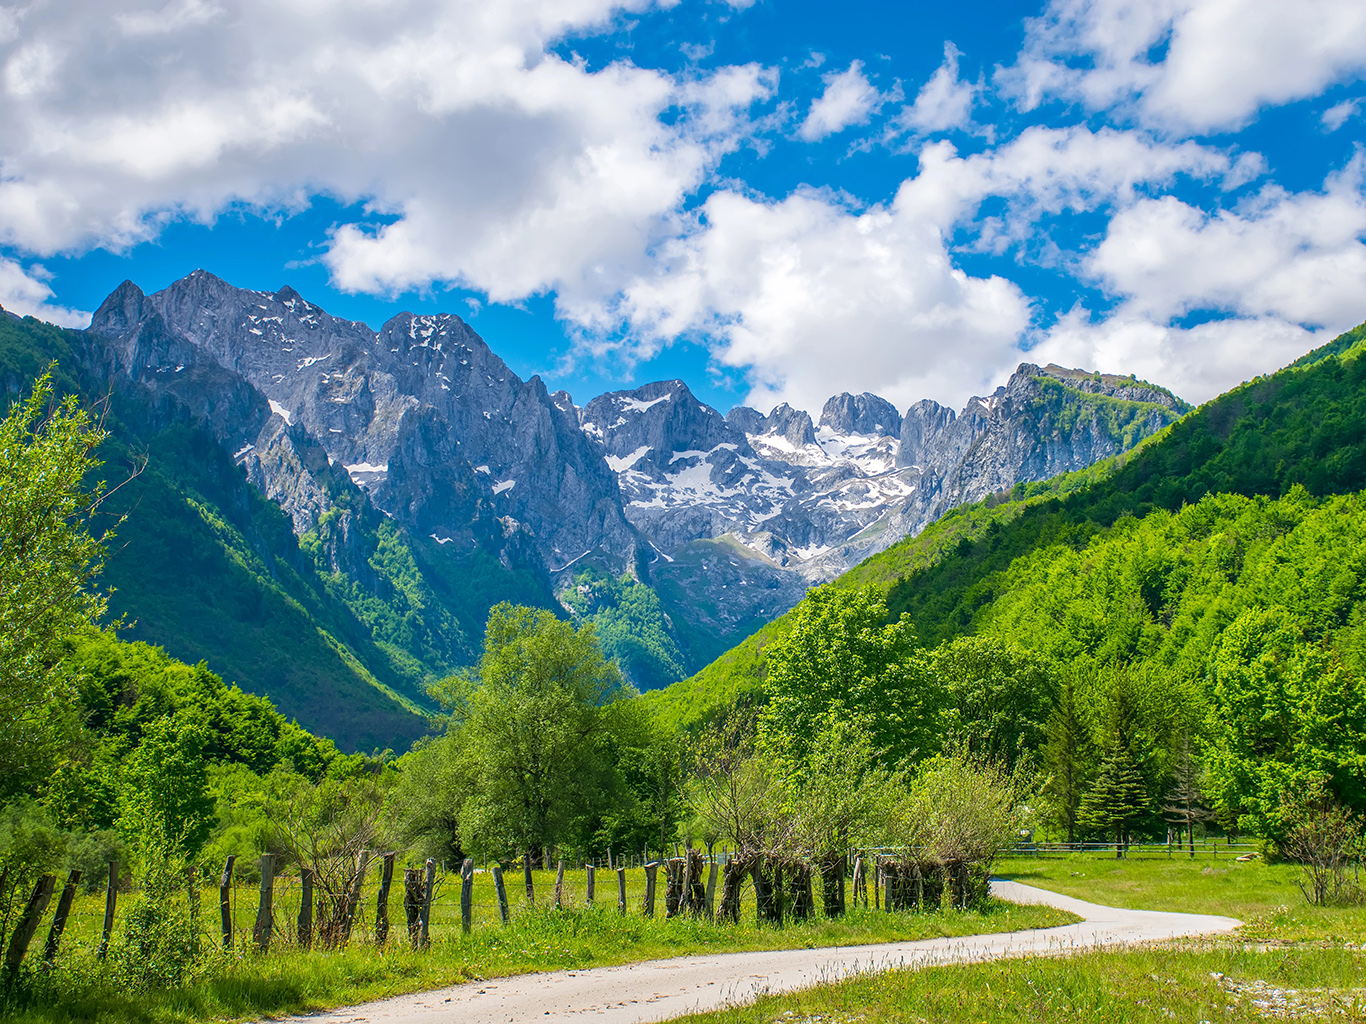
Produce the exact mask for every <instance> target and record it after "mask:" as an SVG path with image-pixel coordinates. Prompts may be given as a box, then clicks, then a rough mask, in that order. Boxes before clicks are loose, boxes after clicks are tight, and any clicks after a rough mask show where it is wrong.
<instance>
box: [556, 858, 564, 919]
mask: <svg viewBox="0 0 1366 1024" xmlns="http://www.w3.org/2000/svg"><path fill="white" fill-rule="evenodd" d="M563 906H564V861H560V866H559V867H558V868H557V869H556V870H555V909H556V910H559V909H561V908H562V907H563Z"/></svg>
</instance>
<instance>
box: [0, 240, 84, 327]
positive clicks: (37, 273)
mask: <svg viewBox="0 0 1366 1024" xmlns="http://www.w3.org/2000/svg"><path fill="white" fill-rule="evenodd" d="M47 281H48V274H47V272H46V271H45V270H44V269H43V268H42V267H41V266H37V265H34V266H31V267H29V268H28V269H27V270H25V269H24V267H23V266H22V265H21V264H20V263H19V262H18V261H17V260H12V259H7V258H5V257H3V256H0V306H4V307H5V309H7V310H9V312H11V313H14V314H15V315H16V316H36V317H37V318H38V319H39V320H46V321H47V322H48V323H53V324H57V325H59V326H61V327H89V326H90V314H89V313H87V312H86V311H84V310H80V309H68V308H67V307H65V306H59V305H57V304H55V303H54V302H53V301H52V298H53V296H52V288H51V287H50V286H49V285H48V283H47Z"/></svg>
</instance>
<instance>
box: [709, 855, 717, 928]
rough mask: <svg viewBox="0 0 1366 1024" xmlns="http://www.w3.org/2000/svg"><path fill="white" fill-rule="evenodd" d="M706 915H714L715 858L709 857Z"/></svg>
mask: <svg viewBox="0 0 1366 1024" xmlns="http://www.w3.org/2000/svg"><path fill="white" fill-rule="evenodd" d="M707 916H708V917H713V918H714V917H715V916H716V858H715V857H712V858H711V868H710V870H708V871H707Z"/></svg>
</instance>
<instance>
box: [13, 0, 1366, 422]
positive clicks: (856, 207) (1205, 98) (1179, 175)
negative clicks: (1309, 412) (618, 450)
mask: <svg viewBox="0 0 1366 1024" xmlns="http://www.w3.org/2000/svg"><path fill="white" fill-rule="evenodd" d="M0 65H3V75H2V76H0V85H2V86H3V88H4V90H5V93H6V96H5V103H4V104H0V303H3V304H4V305H5V306H6V308H9V309H13V310H16V311H19V312H24V313H33V314H34V315H38V316H43V317H46V318H49V319H53V320H55V321H58V322H63V323H69V324H73V325H81V324H83V323H84V322H88V315H89V312H90V311H91V310H93V309H94V308H95V306H97V305H98V303H99V302H100V300H101V299H102V298H103V297H104V295H106V294H107V293H108V292H109V291H111V290H112V289H113V288H114V287H115V286H116V285H117V284H118V283H119V282H120V281H121V280H123V279H124V278H131V279H132V280H134V281H136V282H137V283H139V284H140V285H141V286H142V287H144V288H145V289H147V290H149V291H151V290H155V289H157V288H160V287H164V286H165V285H166V284H168V283H169V282H171V281H173V280H175V279H176V278H178V277H180V276H183V275H184V274H187V273H189V272H190V271H191V270H193V269H195V268H196V267H203V268H205V269H207V270H210V271H212V272H214V273H216V274H218V275H219V276H221V277H224V278H226V279H228V280H230V281H232V282H233V283H235V284H239V285H242V286H244V287H251V288H262V289H271V290H273V289H275V288H278V287H280V286H281V285H284V284H289V285H292V286H293V287H295V288H296V289H298V290H299V291H300V292H302V293H303V294H304V295H306V296H307V297H308V298H310V299H311V300H312V301H314V302H317V303H319V304H320V305H322V306H323V307H324V308H326V309H328V310H329V311H330V312H333V313H335V314H338V315H342V316H347V317H350V318H354V319H361V320H365V321H367V322H369V323H371V324H372V325H375V326H378V325H379V324H380V323H382V322H383V321H384V320H385V319H387V318H388V317H389V316H391V315H393V314H394V313H396V312H398V311H400V310H405V309H406V310H413V311H418V312H432V311H439V310H441V311H451V312H456V313H459V314H461V315H462V316H464V317H466V319H468V320H469V321H470V322H471V324H473V325H474V327H475V328H476V329H477V330H478V331H479V332H480V333H481V334H482V335H483V336H484V338H485V339H486V340H487V341H488V342H489V344H490V345H491V346H492V347H493V348H494V350H495V351H497V352H498V353H499V354H500V355H502V356H503V357H504V358H505V359H506V360H507V361H508V362H509V363H510V364H511V366H512V367H513V369H514V370H516V371H517V372H518V373H519V374H521V375H522V376H530V375H531V374H532V373H540V374H541V375H542V376H543V377H544V378H545V379H546V380H547V383H548V384H549V385H550V386H551V387H552V388H556V387H563V388H566V389H567V390H569V391H570V392H571V393H572V394H573V395H574V397H575V399H576V400H578V401H579V402H585V401H587V400H588V399H589V398H591V397H592V396H594V395H596V394H598V393H600V392H601V391H604V390H609V389H615V388H622V387H631V386H634V385H636V384H640V383H643V382H645V381H648V380H654V379H660V378H668V377H682V378H683V379H685V380H687V381H688V383H689V384H690V386H692V387H693V389H694V390H695V391H696V392H697V393H698V394H699V395H700V396H701V397H702V398H704V399H705V400H707V401H710V402H712V403H713V404H715V405H717V406H718V407H720V408H722V409H727V408H729V407H730V406H732V405H734V404H738V403H739V402H741V401H746V400H747V401H748V402H749V403H750V404H754V405H757V406H758V407H760V408H761V409H763V410H764V411H767V409H768V408H770V407H771V406H772V405H774V404H776V403H777V402H778V401H784V400H785V401H791V402H793V404H796V405H799V406H802V407H806V408H810V409H812V410H813V411H816V410H818V408H819V406H820V404H821V402H822V401H823V400H824V398H825V397H827V396H828V395H830V394H833V393H835V392H837V391H842V390H848V391H863V390H869V391H874V392H877V393H879V394H882V395H885V396H886V397H888V398H890V399H892V400H893V401H894V402H896V403H897V404H898V405H900V406H902V407H903V408H904V407H905V406H906V405H908V404H909V403H910V402H912V401H915V400H917V399H919V398H922V397H931V398H935V399H937V400H939V401H942V402H945V403H949V404H955V405H957V404H960V403H961V402H962V401H963V400H964V399H965V398H966V397H967V396H968V395H969V394H972V393H982V392H984V391H985V390H987V389H989V388H991V387H993V386H995V385H996V384H998V383H1001V382H1002V381H1003V380H1004V378H1005V376H1007V375H1008V374H1009V372H1010V370H1011V369H1013V368H1014V366H1015V365H1016V364H1017V363H1018V362H1020V361H1022V360H1030V361H1037V362H1046V361H1050V360H1053V361H1058V362H1062V363H1065V364H1066V365H1070V366H1084V367H1087V368H1099V369H1102V370H1105V371H1108V372H1121V373H1129V372H1134V373H1137V374H1138V375H1139V376H1140V377H1145V378H1147V379H1150V380H1154V381H1157V382H1159V383H1163V384H1166V385H1168V386H1170V387H1172V388H1173V389H1174V390H1176V391H1178V392H1179V393H1181V394H1183V395H1184V396H1186V397H1188V398H1191V399H1194V400H1203V399H1205V398H1208V397H1211V396H1212V395H1214V394H1217V393H1218V392H1219V391H1221V390H1224V389H1225V388H1227V387H1229V386H1231V385H1233V384H1236V383H1237V382H1238V381H1240V380H1243V379H1246V378H1248V377H1250V376H1253V375H1255V374H1257V373H1261V372H1264V371H1268V370H1271V369H1274V368H1276V367H1277V366H1279V365H1282V364H1283V363H1285V362H1287V361H1289V360H1290V359H1292V358H1294V357H1295V356H1297V355H1298V354H1300V353H1301V352H1303V351H1305V350H1307V349H1308V348H1310V347H1312V346H1313V345H1315V344H1318V343H1321V342H1322V341H1324V340H1326V338H1327V337H1330V336H1331V335H1332V334H1333V333H1336V332H1337V331H1340V330H1342V329H1344V328H1346V327H1349V326H1352V325H1354V324H1356V323H1357V322H1360V321H1361V320H1363V319H1366V288H1363V285H1364V284H1366V246H1364V245H1363V237H1366V192H1364V191H1363V180H1364V179H1366V164H1364V161H1366V157H1363V155H1362V150H1361V142H1362V139H1363V125H1364V124H1366V121H1364V120H1363V114H1366V102H1363V97H1366V82H1363V73H1366V8H1363V5H1361V4H1360V3H1359V0H1304V2H1301V3H1297V4H1295V5H1289V4H1284V3H1282V2H1278V0H1217V2H1216V0H1142V2H1139V0H1052V2H1037V3H1021V2H992V3H986V2H982V3H970V2H963V3H956V4H944V3H935V4H918V3H900V4H890V3H861V2H851V3H847V4H841V5H830V4H828V3H824V4H816V3H806V2H789V0H756V2H752V3H737V2H731V3H726V2H705V0H703V2H695V0H681V2H678V3H648V2H645V0H627V2H626V3H624V4H623V3H614V2H612V0H558V2H555V0H503V2H500V3H489V2H484V0H462V2H446V3H442V2H436V0H394V2H390V3H386V4H377V3H375V2H373V0H351V2H340V0H328V2H323V0H269V2H266V0H239V2H235V3H229V2H227V0H217V2H215V0H169V2H164V0H150V3H148V2H143V3H139V2H136V0H134V2H127V0H112V2H111V0H102V2H91V0H65V2H63V0H55V2H47V3H31V4H26V3H18V4H0Z"/></svg>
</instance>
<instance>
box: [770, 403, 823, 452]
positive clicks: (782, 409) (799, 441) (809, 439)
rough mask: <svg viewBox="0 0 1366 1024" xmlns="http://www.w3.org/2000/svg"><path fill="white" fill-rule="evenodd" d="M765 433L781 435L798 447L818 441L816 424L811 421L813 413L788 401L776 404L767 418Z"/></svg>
mask: <svg viewBox="0 0 1366 1024" xmlns="http://www.w3.org/2000/svg"><path fill="white" fill-rule="evenodd" d="M763 433H765V434H772V435H774V436H775V437H781V438H782V439H783V440H784V441H786V442H787V443H788V444H790V445H792V446H794V447H796V448H802V447H805V446H806V445H808V444H815V443H816V425H815V424H814V423H812V422H811V414H810V413H809V412H807V411H806V410H805V409H794V408H792V406H790V405H788V404H787V403H786V402H784V403H783V404H782V405H779V406H775V407H774V408H773V410H772V411H771V412H770V413H769V414H768V416H767V417H766V418H765V420H764V429H763Z"/></svg>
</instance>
